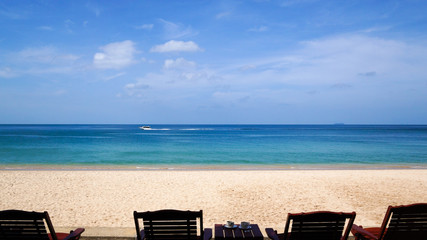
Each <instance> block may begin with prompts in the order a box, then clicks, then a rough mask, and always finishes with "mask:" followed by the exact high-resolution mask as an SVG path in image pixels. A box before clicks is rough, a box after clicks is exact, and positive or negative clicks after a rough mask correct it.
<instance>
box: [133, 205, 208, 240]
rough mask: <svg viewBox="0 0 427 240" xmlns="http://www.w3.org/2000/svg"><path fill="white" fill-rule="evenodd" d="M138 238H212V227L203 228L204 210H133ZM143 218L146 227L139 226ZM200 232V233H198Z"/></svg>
mask: <svg viewBox="0 0 427 240" xmlns="http://www.w3.org/2000/svg"><path fill="white" fill-rule="evenodd" d="M133 216H134V220H135V228H136V236H137V239H138V240H143V239H146V240H155V239H171V240H172V239H200V240H205V239H206V240H207V239H211V238H212V229H211V228H205V229H203V211H202V210H200V211H180V210H170V209H168V210H159V211H153V212H137V211H134V212H133ZM139 219H142V222H143V225H144V229H141V228H140V227H139ZM197 232H199V235H197Z"/></svg>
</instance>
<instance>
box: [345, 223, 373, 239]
mask: <svg viewBox="0 0 427 240" xmlns="http://www.w3.org/2000/svg"><path fill="white" fill-rule="evenodd" d="M351 233H352V234H353V235H354V237H355V238H356V239H360V236H362V238H363V239H375V240H377V239H378V237H377V236H375V235H374V234H372V233H371V232H368V231H366V230H365V229H363V227H362V226H357V225H356V224H353V226H352V227H351Z"/></svg>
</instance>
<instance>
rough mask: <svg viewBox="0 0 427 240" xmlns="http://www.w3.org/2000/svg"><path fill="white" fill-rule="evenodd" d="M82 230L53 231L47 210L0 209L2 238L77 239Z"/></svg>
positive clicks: (11, 239)
mask: <svg viewBox="0 0 427 240" xmlns="http://www.w3.org/2000/svg"><path fill="white" fill-rule="evenodd" d="M46 225H47V229H48V230H49V233H48V232H47V229H46ZM84 230H85V229H84V228H78V229H76V230H74V231H71V232H70V233H55V230H54V229H53V226H52V222H51V221H50V218H49V214H48V213H47V212H26V211H21V210H5V211H0V239H2V240H9V239H10V240H33V239H37V240H77V239H79V238H80V235H81V234H82V233H83V232H84Z"/></svg>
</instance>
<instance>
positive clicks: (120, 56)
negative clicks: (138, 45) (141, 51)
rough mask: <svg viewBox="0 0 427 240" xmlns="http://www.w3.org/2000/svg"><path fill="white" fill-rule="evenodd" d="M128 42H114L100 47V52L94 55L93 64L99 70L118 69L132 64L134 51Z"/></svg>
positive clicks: (132, 45) (131, 44)
mask: <svg viewBox="0 0 427 240" xmlns="http://www.w3.org/2000/svg"><path fill="white" fill-rule="evenodd" d="M134 45H135V44H134V43H133V42H132V41H130V40H126V41H123V42H114V43H110V44H107V45H105V46H102V47H100V49H101V50H102V52H98V53H95V55H94V56H93V64H94V66H95V67H96V68H101V69H109V68H111V69H120V68H124V67H127V66H129V65H131V64H133V63H134V55H135V53H136V49H135V47H134Z"/></svg>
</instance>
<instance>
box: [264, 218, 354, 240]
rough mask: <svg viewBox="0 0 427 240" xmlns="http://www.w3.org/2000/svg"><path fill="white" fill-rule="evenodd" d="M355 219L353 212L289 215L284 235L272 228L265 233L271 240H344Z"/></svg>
mask: <svg viewBox="0 0 427 240" xmlns="http://www.w3.org/2000/svg"><path fill="white" fill-rule="evenodd" d="M355 217H356V213H355V212H351V213H342V212H326V211H319V212H309V213H289V214H288V219H287V221H286V225H285V232H284V233H282V234H278V233H277V231H275V230H273V229H272V228H266V229H265V232H266V233H267V235H268V237H269V238H270V239H273V240H302V239H304V240H310V239H313V240H314V239H316V240H345V239H347V238H348V235H349V233H350V229H351V226H352V225H353V222H354V218H355ZM344 227H345V228H344Z"/></svg>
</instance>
